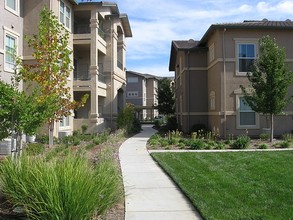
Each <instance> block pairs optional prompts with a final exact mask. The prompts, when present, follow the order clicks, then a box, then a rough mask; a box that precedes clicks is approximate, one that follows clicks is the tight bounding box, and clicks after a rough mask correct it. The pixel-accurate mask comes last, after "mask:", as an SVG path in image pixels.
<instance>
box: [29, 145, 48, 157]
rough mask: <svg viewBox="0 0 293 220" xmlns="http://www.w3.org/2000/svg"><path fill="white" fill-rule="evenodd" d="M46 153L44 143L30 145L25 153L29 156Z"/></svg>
mask: <svg viewBox="0 0 293 220" xmlns="http://www.w3.org/2000/svg"><path fill="white" fill-rule="evenodd" d="M44 151H45V145H44V144H42V143H28V144H27V146H26V147H25V152H26V153H27V154H28V155H32V156H35V155H38V154H41V153H43V152H44Z"/></svg>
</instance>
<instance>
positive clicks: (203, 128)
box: [191, 124, 207, 132]
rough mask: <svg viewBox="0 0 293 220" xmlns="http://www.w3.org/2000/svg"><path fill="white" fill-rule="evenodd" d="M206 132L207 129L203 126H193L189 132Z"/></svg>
mask: <svg viewBox="0 0 293 220" xmlns="http://www.w3.org/2000/svg"><path fill="white" fill-rule="evenodd" d="M200 130H202V131H204V132H207V127H206V126H205V125H204V124H194V125H193V126H192V128H191V132H198V131H200Z"/></svg>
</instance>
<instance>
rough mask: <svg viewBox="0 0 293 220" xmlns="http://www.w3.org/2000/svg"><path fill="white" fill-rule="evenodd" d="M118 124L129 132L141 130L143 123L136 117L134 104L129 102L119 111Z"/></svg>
mask: <svg viewBox="0 0 293 220" xmlns="http://www.w3.org/2000/svg"><path fill="white" fill-rule="evenodd" d="M117 126H118V128H119V129H125V130H126V132H127V134H133V133H138V132H140V130H141V124H140V121H139V120H138V119H137V118H135V108H134V105H133V104H130V103H127V104H126V106H125V107H124V108H123V109H122V111H121V112H120V113H119V115H118V118H117Z"/></svg>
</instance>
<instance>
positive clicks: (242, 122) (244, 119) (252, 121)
mask: <svg viewBox="0 0 293 220" xmlns="http://www.w3.org/2000/svg"><path fill="white" fill-rule="evenodd" d="M237 105H238V114H237V127H238V128H257V127H258V114H256V112H254V111H253V110H252V109H251V107H250V106H249V105H248V104H247V102H246V101H245V99H244V97H242V96H240V97H238V104H237Z"/></svg>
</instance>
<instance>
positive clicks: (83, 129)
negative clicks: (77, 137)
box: [81, 125, 88, 134]
mask: <svg viewBox="0 0 293 220" xmlns="http://www.w3.org/2000/svg"><path fill="white" fill-rule="evenodd" d="M87 129H88V126H87V125H82V126H81V133H82V134H85V133H86V131H87Z"/></svg>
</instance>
